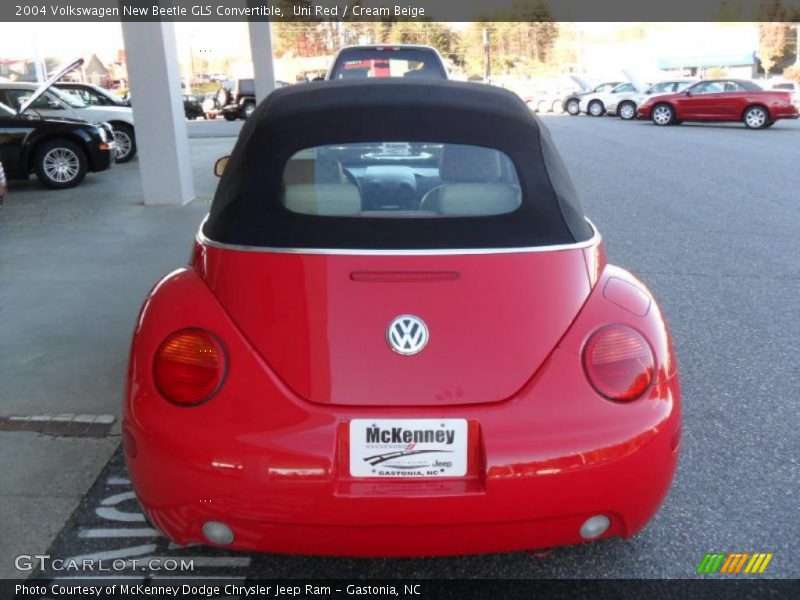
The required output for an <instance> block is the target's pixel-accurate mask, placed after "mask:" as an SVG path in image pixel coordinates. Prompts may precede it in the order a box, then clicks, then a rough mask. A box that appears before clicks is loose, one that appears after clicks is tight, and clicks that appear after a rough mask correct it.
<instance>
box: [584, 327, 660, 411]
mask: <svg viewBox="0 0 800 600" xmlns="http://www.w3.org/2000/svg"><path fill="white" fill-rule="evenodd" d="M583 366H584V369H585V370H586V375H587V377H588V378H589V381H590V382H591V384H592V385H593V386H594V389H596V390H597V391H598V392H599V393H600V394H602V395H603V396H605V397H606V398H608V399H609V400H616V401H618V402H630V401H631V400H636V398H638V397H639V396H641V395H642V394H643V393H644V392H645V390H646V389H647V388H648V387H649V386H650V382H651V381H652V380H653V375H654V373H655V358H654V357H653V351H652V350H651V349H650V345H649V344H648V343H647V340H645V339H644V337H642V335H641V334H639V333H638V332H637V331H635V330H634V329H631V328H630V327H626V326H624V325H608V326H606V327H603V328H601V329H598V330H597V331H596V332H595V333H594V334H593V335H592V337H591V338H589V341H588V343H587V344H586V347H585V348H584V349H583Z"/></svg>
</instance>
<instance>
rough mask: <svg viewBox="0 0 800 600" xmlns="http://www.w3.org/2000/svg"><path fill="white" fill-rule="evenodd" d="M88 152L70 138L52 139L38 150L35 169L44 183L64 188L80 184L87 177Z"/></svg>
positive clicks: (54, 187)
mask: <svg viewBox="0 0 800 600" xmlns="http://www.w3.org/2000/svg"><path fill="white" fill-rule="evenodd" d="M86 167H87V160H86V153H85V152H84V151H83V148H81V147H80V146H79V145H78V144H76V143H75V142H71V141H69V140H51V141H49V142H45V143H44V144H42V145H41V146H39V148H38V149H37V150H36V156H35V158H34V166H33V168H34V170H35V171H36V176H37V177H38V178H39V181H41V182H42V183H43V184H44V185H46V186H47V187H49V188H53V189H64V188H70V187H74V186H76V185H78V184H79V183H80V182H81V181H83V178H84V177H86Z"/></svg>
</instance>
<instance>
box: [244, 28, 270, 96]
mask: <svg viewBox="0 0 800 600" xmlns="http://www.w3.org/2000/svg"><path fill="white" fill-rule="evenodd" d="M248 27H249V29H250V54H251V55H252V59H253V76H254V77H255V80H256V102H261V101H262V100H263V99H264V98H266V97H267V96H268V95H269V93H270V92H271V91H272V90H274V89H275V63H274V58H273V55H272V23H270V22H269V21H250V22H249V23H248Z"/></svg>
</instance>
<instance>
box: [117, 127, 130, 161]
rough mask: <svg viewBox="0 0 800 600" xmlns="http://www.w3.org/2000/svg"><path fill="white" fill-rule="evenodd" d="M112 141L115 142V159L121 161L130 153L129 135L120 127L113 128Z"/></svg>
mask: <svg viewBox="0 0 800 600" xmlns="http://www.w3.org/2000/svg"><path fill="white" fill-rule="evenodd" d="M114 142H115V143H116V144H117V160H118V161H121V160H123V159H124V158H125V157H126V156H128V154H130V153H131V149H132V148H133V142H131V136H129V135H128V134H127V133H126V132H124V131H122V130H120V129H115V130H114Z"/></svg>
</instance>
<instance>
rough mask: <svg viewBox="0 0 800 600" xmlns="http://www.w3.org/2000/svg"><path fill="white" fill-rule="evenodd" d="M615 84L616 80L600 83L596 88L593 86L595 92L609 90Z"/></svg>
mask: <svg viewBox="0 0 800 600" xmlns="http://www.w3.org/2000/svg"><path fill="white" fill-rule="evenodd" d="M616 85H617V82H613V83H601V84H600V85H598V86H597V87H596V88H594V91H595V92H610V91H611V90H613V89H614V86H616Z"/></svg>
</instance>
